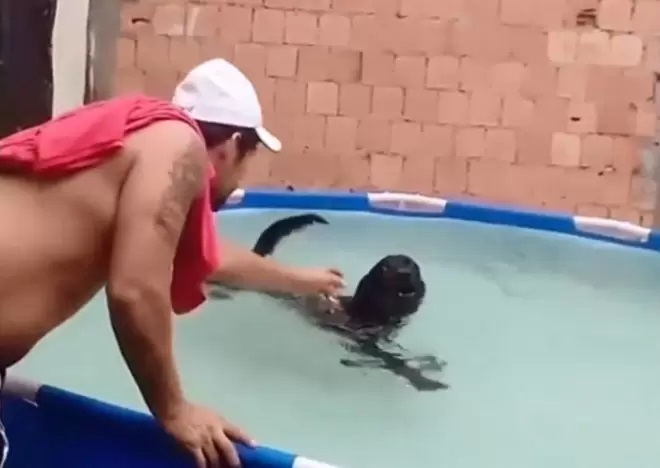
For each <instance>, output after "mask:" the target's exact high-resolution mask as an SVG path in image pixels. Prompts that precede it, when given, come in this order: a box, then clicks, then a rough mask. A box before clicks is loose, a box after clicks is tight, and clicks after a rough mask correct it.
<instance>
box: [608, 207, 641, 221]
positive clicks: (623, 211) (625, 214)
mask: <svg viewBox="0 0 660 468" xmlns="http://www.w3.org/2000/svg"><path fill="white" fill-rule="evenodd" d="M609 215H610V218H612V219H616V220H619V221H627V222H629V223H634V224H640V223H641V222H642V214H641V213H640V212H639V211H637V210H633V209H630V208H612V209H611V210H610V213H609Z"/></svg>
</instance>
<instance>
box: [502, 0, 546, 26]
mask: <svg viewBox="0 0 660 468" xmlns="http://www.w3.org/2000/svg"><path fill="white" fill-rule="evenodd" d="M538 3H539V2H533V1H529V0H528V1H525V0H502V2H501V7H500V19H501V20H502V23H504V24H510V25H514V26H529V25H533V24H534V8H535V7H538Z"/></svg>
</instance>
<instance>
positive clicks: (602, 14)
mask: <svg viewBox="0 0 660 468" xmlns="http://www.w3.org/2000/svg"><path fill="white" fill-rule="evenodd" d="M632 8H633V1H632V0H602V2H601V3H600V6H599V8H598V18H597V20H598V26H599V27H600V28H602V29H607V30H610V31H617V32H628V31H631V30H632Z"/></svg>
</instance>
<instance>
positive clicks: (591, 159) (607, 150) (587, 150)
mask: <svg viewBox="0 0 660 468" xmlns="http://www.w3.org/2000/svg"><path fill="white" fill-rule="evenodd" d="M613 144H614V143H613V139H612V137H611V136H608V135H585V136H584V137H583V139H582V153H581V155H580V166H582V167H589V168H597V169H602V168H604V167H605V166H607V165H610V164H612V161H613V160H614V150H613Z"/></svg>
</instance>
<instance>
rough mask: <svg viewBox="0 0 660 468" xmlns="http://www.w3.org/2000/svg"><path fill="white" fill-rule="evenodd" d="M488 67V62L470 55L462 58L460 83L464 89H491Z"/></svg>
mask: <svg viewBox="0 0 660 468" xmlns="http://www.w3.org/2000/svg"><path fill="white" fill-rule="evenodd" d="M488 67H489V65H488V64H486V63H482V62H479V61H477V60H474V59H472V58H470V57H463V58H462V59H461V71H460V84H459V89H460V90H462V91H477V90H483V89H489V88H490V83H489V82H488Z"/></svg>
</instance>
